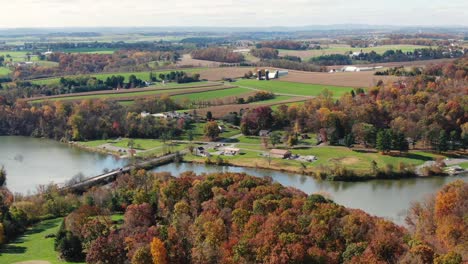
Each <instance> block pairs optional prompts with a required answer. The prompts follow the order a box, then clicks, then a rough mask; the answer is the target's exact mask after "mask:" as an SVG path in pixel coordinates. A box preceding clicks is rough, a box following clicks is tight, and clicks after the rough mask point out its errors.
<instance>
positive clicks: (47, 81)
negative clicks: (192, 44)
mask: <svg viewBox="0 0 468 264" xmlns="http://www.w3.org/2000/svg"><path fill="white" fill-rule="evenodd" d="M175 70H179V71H185V72H198V71H200V70H202V69H200V68H190V69H175ZM175 70H164V71H153V74H156V75H159V74H161V73H169V72H171V71H175ZM150 73H151V72H149V71H146V72H113V73H97V74H86V75H81V76H92V77H96V78H97V79H99V80H102V81H104V80H106V79H107V78H108V77H111V76H112V75H121V76H124V77H125V81H127V80H128V78H129V77H130V75H132V74H133V75H135V76H136V77H137V78H138V79H142V80H149V75H150ZM77 76H80V75H68V76H64V77H77ZM60 78H61V77H54V78H46V79H36V80H33V81H31V82H32V83H34V84H39V85H46V84H53V83H58V82H59V81H60ZM158 78H159V76H158Z"/></svg>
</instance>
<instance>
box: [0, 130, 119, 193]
mask: <svg viewBox="0 0 468 264" xmlns="http://www.w3.org/2000/svg"><path fill="white" fill-rule="evenodd" d="M125 163H126V161H125V160H119V159H116V158H114V157H113V156H109V155H102V154H97V153H91V152H88V151H83V150H81V149H77V148H72V147H70V146H68V145H67V144H63V143H59V142H56V141H53V140H47V139H37V138H28V137H10V136H6V137H0V166H2V165H3V166H5V169H6V171H7V186H8V188H9V189H10V190H11V191H12V192H21V193H27V192H28V191H31V192H34V191H35V190H36V187H37V186H38V185H40V184H48V183H50V182H54V183H64V182H66V181H67V180H69V179H70V178H72V177H73V176H75V175H77V174H79V173H82V174H84V175H85V176H95V175H98V174H101V173H102V172H103V170H104V169H115V168H118V167H122V166H123V165H125Z"/></svg>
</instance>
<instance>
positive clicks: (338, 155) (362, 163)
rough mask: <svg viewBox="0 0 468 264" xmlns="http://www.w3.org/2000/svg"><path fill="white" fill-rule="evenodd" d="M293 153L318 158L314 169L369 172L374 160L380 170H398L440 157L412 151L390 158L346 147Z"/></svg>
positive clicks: (318, 148) (313, 148) (295, 151)
mask: <svg viewBox="0 0 468 264" xmlns="http://www.w3.org/2000/svg"><path fill="white" fill-rule="evenodd" d="M292 153H293V154H300V155H313V156H316V157H317V158H318V160H317V161H316V162H314V163H311V164H310V165H311V166H313V167H316V166H319V165H324V166H327V167H333V166H334V165H341V166H344V167H346V168H349V169H354V170H369V169H370V168H371V162H372V161H373V160H375V161H376V162H377V166H379V167H380V168H383V167H384V166H386V164H390V165H392V166H394V168H396V167H397V166H398V164H399V163H400V162H402V163H406V164H411V165H415V166H417V165H421V164H423V163H424V162H426V161H428V160H434V159H435V158H437V157H439V155H435V154H432V153H427V152H421V151H414V152H413V151H411V152H409V153H406V154H403V155H402V156H390V155H382V154H380V153H373V152H371V153H367V152H360V151H357V150H353V149H349V148H346V147H333V146H326V147H312V148H310V149H301V150H293V151H292Z"/></svg>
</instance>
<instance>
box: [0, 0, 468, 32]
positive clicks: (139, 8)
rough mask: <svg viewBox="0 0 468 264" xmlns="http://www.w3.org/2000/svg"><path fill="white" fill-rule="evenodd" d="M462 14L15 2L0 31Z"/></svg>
mask: <svg viewBox="0 0 468 264" xmlns="http://www.w3.org/2000/svg"><path fill="white" fill-rule="evenodd" d="M466 10H468V2H466V1H462V0H451V1H443V0H411V1H404V0H394V1H391V2H387V1H386V2H384V1H379V2H377V3H376V2H375V1H372V0H354V1H347V0H289V1H280V0H269V1H268V2H265V1H260V0H240V1H235V2H233V1H232V0H218V1H216V2H213V1H210V0H197V1H189V0H179V1H157V2H155V1H153V0H137V1H135V0H120V1H118V2H115V1H112V0H15V1H6V2H5V3H2V18H1V19H0V28H4V29H6V28H55V27H58V28H73V27H161V26H163V27H186V26H193V27H213V26H217V27H247V28H250V27H254V28H261V27H271V26H275V27H279V26H284V27H304V26H307V25H332V24H338V25H348V24H363V25H382V24H383V25H385V24H392V25H395V26H410V27H411V26H416V27H423V26H424V27H426V26H427V27H434V26H435V27H445V26H453V25H459V26H462V27H468V16H467V15H466ZM435 21H437V23H435Z"/></svg>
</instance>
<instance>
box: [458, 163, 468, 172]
mask: <svg viewBox="0 0 468 264" xmlns="http://www.w3.org/2000/svg"><path fill="white" fill-rule="evenodd" d="M458 166H460V167H462V168H463V169H465V170H468V162H463V163H460V164H458Z"/></svg>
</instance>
